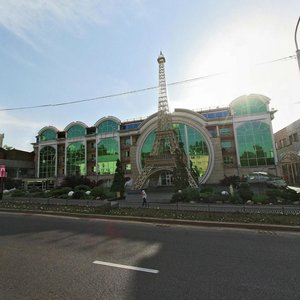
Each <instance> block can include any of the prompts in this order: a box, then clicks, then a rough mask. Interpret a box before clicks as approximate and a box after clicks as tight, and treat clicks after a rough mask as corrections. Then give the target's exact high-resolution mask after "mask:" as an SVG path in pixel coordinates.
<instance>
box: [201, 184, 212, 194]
mask: <svg viewBox="0 0 300 300" xmlns="http://www.w3.org/2000/svg"><path fill="white" fill-rule="evenodd" d="M213 191H214V190H213V188H212V187H211V186H207V185H202V186H201V193H213Z"/></svg>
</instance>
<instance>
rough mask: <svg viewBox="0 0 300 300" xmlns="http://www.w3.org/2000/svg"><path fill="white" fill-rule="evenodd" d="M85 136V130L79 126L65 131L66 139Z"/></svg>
mask: <svg viewBox="0 0 300 300" xmlns="http://www.w3.org/2000/svg"><path fill="white" fill-rule="evenodd" d="M81 136H85V128H84V127H83V126H81V125H73V126H72V127H71V128H69V129H68V131H67V137H68V138H75V137H81Z"/></svg>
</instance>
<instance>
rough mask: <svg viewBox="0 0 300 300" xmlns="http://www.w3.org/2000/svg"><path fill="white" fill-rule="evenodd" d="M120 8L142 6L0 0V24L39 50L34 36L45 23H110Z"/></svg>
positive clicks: (92, 0) (74, 26) (75, 26)
mask: <svg viewBox="0 0 300 300" xmlns="http://www.w3.org/2000/svg"><path fill="white" fill-rule="evenodd" d="M131 4H132V5H133V6H132V7H131ZM122 8H123V9H127V8H129V9H137V10H139V11H142V10H143V9H142V5H141V1H137V0H131V1H129V2H128V1H126V2H123V1H120V0H110V1H104V0H102V1H101V0H84V1H82V0H60V1H54V0H53V1H48V0H30V1H28V0H5V1H0V26H3V27H5V28H6V29H7V30H8V31H10V32H12V33H13V34H15V35H16V36H18V37H19V38H21V39H23V40H24V41H26V42H27V43H29V44H30V45H31V46H32V47H34V48H35V49H36V50H39V49H38V47H37V45H36V42H35V39H34V38H33V36H35V35H36V34H38V32H39V31H40V30H41V29H43V28H45V27H46V26H47V27H49V26H54V27H55V26H63V28H64V29H65V30H73V32H77V31H78V30H80V29H81V28H82V25H83V24H87V23H95V24H105V23H109V22H110V19H111V17H112V16H114V15H117V14H122V13H123V12H122ZM40 38H42V36H40Z"/></svg>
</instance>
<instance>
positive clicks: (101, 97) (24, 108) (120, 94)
mask: <svg viewBox="0 0 300 300" xmlns="http://www.w3.org/2000/svg"><path fill="white" fill-rule="evenodd" d="M294 58H296V55H290V56H286V57H282V58H279V59H274V60H270V61H266V62H261V63H258V64H256V66H259V65H264V64H269V63H274V62H278V61H282V60H289V59H294ZM226 73H229V72H228V71H224V72H218V73H214V74H210V75H205V76H199V77H195V78H190V79H185V80H180V81H175V82H171V83H168V84H167V85H168V86H174V85H179V84H185V83H189V82H193V81H198V80H205V79H209V78H211V77H216V76H220V75H223V74H226ZM155 89H158V86H151V87H146V88H143V89H138V90H131V91H127V92H121V93H115V94H110V95H105V96H99V97H94V98H86V99H80V100H73V101H66V102H59V103H52V104H51V103H50V104H42V105H33V106H21V107H13V108H0V111H14V110H26V109H35V108H46V107H56V106H63V105H71V104H77V103H84V102H90V101H96V100H101V99H109V98H114V97H119V96H125V95H129V94H136V93H141V92H145V91H150V90H155Z"/></svg>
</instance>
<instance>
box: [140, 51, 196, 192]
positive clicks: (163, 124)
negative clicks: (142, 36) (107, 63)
mask: <svg viewBox="0 0 300 300" xmlns="http://www.w3.org/2000/svg"><path fill="white" fill-rule="evenodd" d="M157 62H158V64H159V96H158V114H157V128H156V131H155V134H156V136H155V141H154V144H153V148H152V151H151V153H150V155H149V156H148V157H146V158H145V165H144V169H143V171H142V172H141V174H140V175H139V177H138V178H137V179H136V181H135V185H134V186H135V189H142V188H143V186H144V184H145V183H146V181H147V179H148V178H149V177H150V176H151V175H152V174H154V173H158V172H161V171H166V170H168V171H171V172H173V171H174V168H175V167H176V152H177V151H178V150H179V151H180V153H181V154H182V159H183V163H184V165H185V168H186V170H187V174H188V180H189V185H190V186H191V187H198V184H197V182H196V180H195V178H194V177H193V176H192V173H191V171H190V169H189V168H188V166H187V165H188V162H187V157H186V154H185V153H184V151H183V149H181V148H180V146H179V142H178V139H177V136H176V132H175V130H174V128H173V126H172V115H171V114H170V112H169V105H168V97H167V84H166V76H165V62H166V59H165V57H164V56H163V54H162V52H160V55H159V56H158V59H157Z"/></svg>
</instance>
